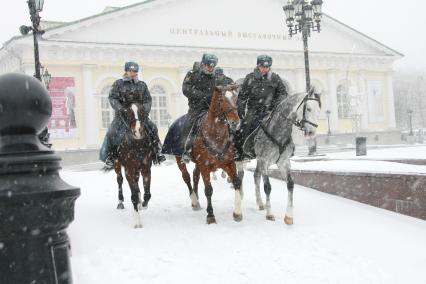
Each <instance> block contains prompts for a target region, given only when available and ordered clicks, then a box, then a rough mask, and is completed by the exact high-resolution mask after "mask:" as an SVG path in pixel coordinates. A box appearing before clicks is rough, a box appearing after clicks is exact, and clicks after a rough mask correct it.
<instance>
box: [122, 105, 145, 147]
mask: <svg viewBox="0 0 426 284" xmlns="http://www.w3.org/2000/svg"><path fill="white" fill-rule="evenodd" d="M125 114H126V119H127V122H128V123H129V126H130V130H131V134H132V136H133V138H134V139H137V140H140V139H142V138H143V135H144V129H143V127H144V117H145V116H144V112H143V107H142V105H141V104H139V103H133V104H131V105H129V106H128V107H127V108H126V109H125Z"/></svg>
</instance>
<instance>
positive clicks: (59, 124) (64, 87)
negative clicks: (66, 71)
mask: <svg viewBox="0 0 426 284" xmlns="http://www.w3.org/2000/svg"><path fill="white" fill-rule="evenodd" d="M49 93H50V97H51V99H52V117H51V118H50V120H49V124H48V128H49V133H50V137H51V138H73V137H76V136H77V123H76V114H75V81H74V78H72V77H55V78H52V80H51V81H50V84H49Z"/></svg>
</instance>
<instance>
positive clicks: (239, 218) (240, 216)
mask: <svg viewBox="0 0 426 284" xmlns="http://www.w3.org/2000/svg"><path fill="white" fill-rule="evenodd" d="M233 217H234V221H235V222H241V221H242V220H243V214H236V213H233Z"/></svg>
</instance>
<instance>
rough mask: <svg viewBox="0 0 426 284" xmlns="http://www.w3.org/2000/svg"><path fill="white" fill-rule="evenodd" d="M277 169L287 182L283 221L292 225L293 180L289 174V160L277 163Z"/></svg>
mask: <svg viewBox="0 0 426 284" xmlns="http://www.w3.org/2000/svg"><path fill="white" fill-rule="evenodd" d="M278 169H279V170H280V173H281V177H282V178H283V180H285V181H286V182H287V191H288V200H287V209H286V213H285V217H284V222H285V223H286V224H287V225H293V189H294V181H293V177H292V176H291V164H290V160H288V159H287V160H284V161H283V162H280V163H278Z"/></svg>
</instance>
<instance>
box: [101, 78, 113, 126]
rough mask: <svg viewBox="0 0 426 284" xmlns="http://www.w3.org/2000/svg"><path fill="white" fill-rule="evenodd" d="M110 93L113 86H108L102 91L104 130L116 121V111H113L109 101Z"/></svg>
mask: <svg viewBox="0 0 426 284" xmlns="http://www.w3.org/2000/svg"><path fill="white" fill-rule="evenodd" d="M110 91H111V86H106V87H104V88H103V89H102V91H101V115H102V128H108V127H109V126H110V125H111V122H112V120H113V119H114V110H113V109H112V107H111V105H110V103H109V100H108V96H109V92H110Z"/></svg>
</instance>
